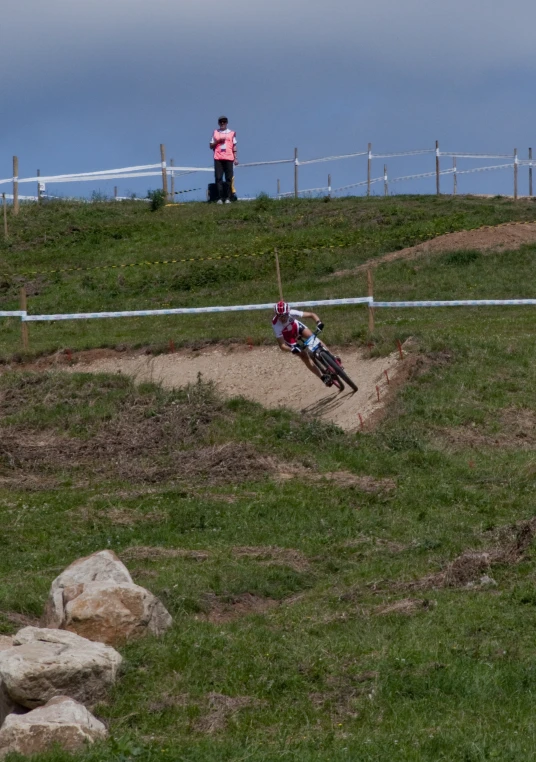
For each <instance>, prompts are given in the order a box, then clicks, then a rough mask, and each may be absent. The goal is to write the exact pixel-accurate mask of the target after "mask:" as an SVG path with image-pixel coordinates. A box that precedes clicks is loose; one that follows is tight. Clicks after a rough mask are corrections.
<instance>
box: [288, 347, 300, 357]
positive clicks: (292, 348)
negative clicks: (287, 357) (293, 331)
mask: <svg viewBox="0 0 536 762" xmlns="http://www.w3.org/2000/svg"><path fill="white" fill-rule="evenodd" d="M290 351H291V352H292V354H293V355H299V354H300V352H301V349H300V348H299V347H297V346H296V345H294V346H293V347H291V348H290Z"/></svg>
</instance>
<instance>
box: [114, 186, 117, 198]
mask: <svg viewBox="0 0 536 762" xmlns="http://www.w3.org/2000/svg"><path fill="white" fill-rule="evenodd" d="M114 198H115V199H117V185H114Z"/></svg>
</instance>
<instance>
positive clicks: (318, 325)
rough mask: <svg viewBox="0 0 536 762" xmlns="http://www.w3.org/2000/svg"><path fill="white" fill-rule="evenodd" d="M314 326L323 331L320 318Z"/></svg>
mask: <svg viewBox="0 0 536 762" xmlns="http://www.w3.org/2000/svg"><path fill="white" fill-rule="evenodd" d="M316 327H317V328H318V330H319V331H323V330H324V323H323V322H322V321H321V320H319V321H318V323H317V324H316Z"/></svg>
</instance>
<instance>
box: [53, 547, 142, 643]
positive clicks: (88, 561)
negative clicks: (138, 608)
mask: <svg viewBox="0 0 536 762" xmlns="http://www.w3.org/2000/svg"><path fill="white" fill-rule="evenodd" d="M91 582H116V583H117V584H118V585H124V584H126V585H132V584H134V582H133V580H132V577H131V576H130V574H129V571H128V569H127V567H126V566H125V564H124V563H123V562H122V561H120V560H119V558H118V557H117V556H116V555H115V553H114V552H113V550H100V551H99V552H98V553H92V555H90V556H84V558H79V559H77V560H76V561H73V563H72V564H71V565H70V566H68V567H67V568H66V569H65V571H63V572H62V573H61V574H60V575H59V577H56V579H55V580H54V582H53V583H52V585H51V587H50V593H49V598H48V601H47V605H46V608H45V613H44V615H43V621H42V624H43V626H44V627H57V628H61V627H62V625H63V621H64V605H65V603H64V599H66V600H70V599H72V598H75V597H76V596H77V595H78V594H80V593H81V592H82V590H83V589H84V587H85V586H86V585H88V584H89V583H91Z"/></svg>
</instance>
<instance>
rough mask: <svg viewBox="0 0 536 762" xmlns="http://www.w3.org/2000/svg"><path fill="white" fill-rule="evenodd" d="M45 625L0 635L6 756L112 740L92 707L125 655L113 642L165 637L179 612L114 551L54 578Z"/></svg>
mask: <svg viewBox="0 0 536 762" xmlns="http://www.w3.org/2000/svg"><path fill="white" fill-rule="evenodd" d="M42 625H43V626H42V627H24V628H23V629H21V630H19V632H18V633H17V634H16V635H15V636H14V637H7V636H0V758H3V757H5V756H6V755H7V754H8V753H10V752H14V751H16V752H19V753H20V754H34V753H37V752H41V751H44V750H46V749H48V748H50V747H51V746H52V745H53V744H59V745H60V746H61V747H62V748H64V749H66V750H68V751H74V750H76V749H78V748H80V747H81V746H82V745H83V744H84V743H86V742H90V743H92V742H93V741H95V740H98V739H102V738H105V737H106V728H105V726H104V725H103V724H102V723H101V722H99V720H97V719H96V718H95V717H94V716H93V715H92V714H91V713H90V711H89V710H88V709H87V708H86V707H89V708H92V707H93V706H94V705H95V704H96V703H97V702H99V701H101V700H102V699H104V698H105V696H106V694H107V692H108V689H109V688H110V687H111V686H112V685H113V684H114V682H115V681H116V679H117V674H118V670H119V667H120V665H121V661H122V659H121V655H120V654H119V653H118V652H117V651H116V650H115V648H114V647H113V646H115V645H120V644H123V643H125V642H127V641H128V640H131V639H132V638H138V637H141V636H142V635H144V634H149V633H150V634H153V635H161V634H162V633H163V632H165V630H166V629H167V628H168V627H170V625H171V617H170V615H169V614H168V612H167V611H166V609H165V608H164V606H163V605H162V603H161V602H160V601H159V600H158V599H157V598H155V596H154V595H153V594H152V593H150V592H149V591H148V590H145V589H144V588H142V587H139V585H136V584H135V583H134V582H133V581H132V578H131V576H130V574H129V572H128V569H127V568H126V566H125V565H124V564H123V563H122V562H121V561H120V560H119V559H118V558H117V556H116V555H115V554H114V553H113V552H112V551H109V550H104V551H101V552H99V553H94V554H93V555H91V556H88V557H86V558H81V559H79V560H78V561H75V562H74V563H73V564H71V566H69V567H68V568H67V569H66V570H65V571H64V572H63V573H62V574H60V576H59V577H57V578H56V579H55V580H54V582H53V583H52V586H51V589H50V595H49V598H48V601H47V604H46V607H45V612H44V614H43V619H42Z"/></svg>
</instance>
